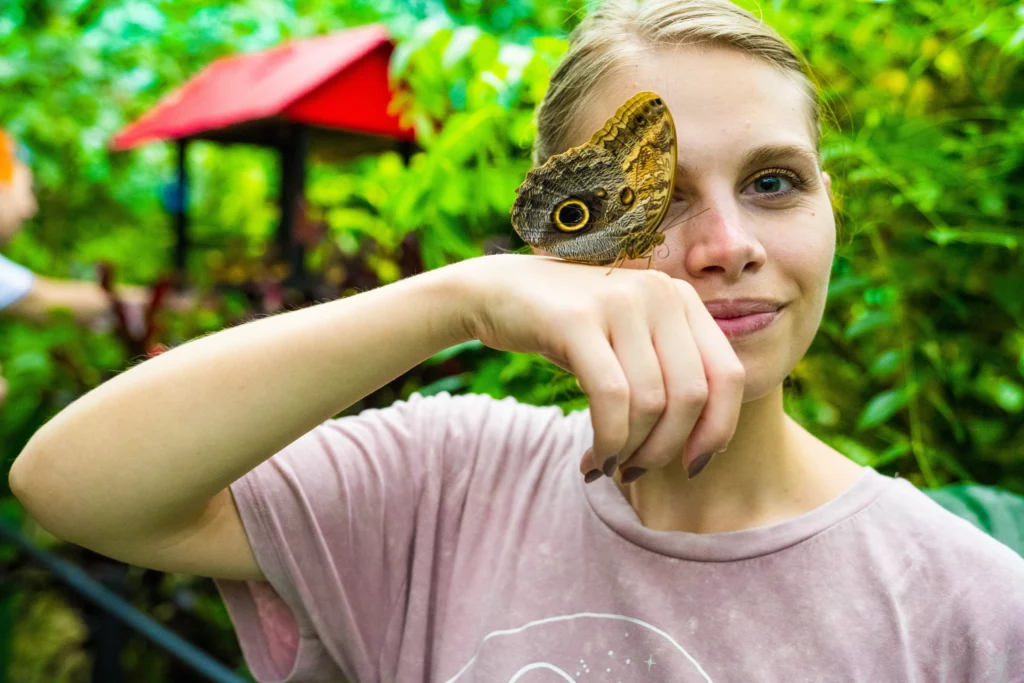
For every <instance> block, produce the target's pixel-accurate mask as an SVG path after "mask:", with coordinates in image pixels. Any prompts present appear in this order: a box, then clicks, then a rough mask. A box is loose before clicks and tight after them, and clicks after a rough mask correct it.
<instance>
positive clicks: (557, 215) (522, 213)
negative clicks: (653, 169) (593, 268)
mask: <svg viewBox="0 0 1024 683" xmlns="http://www.w3.org/2000/svg"><path fill="white" fill-rule="evenodd" d="M625 186H626V177H625V174H624V173H623V171H622V164H621V163H620V162H619V161H618V160H617V159H616V158H615V157H614V156H613V155H612V154H611V153H609V152H608V151H607V150H604V149H601V148H599V147H593V146H591V145H583V146H581V147H576V148H574V149H571V150H569V151H567V152H563V153H562V154H556V155H554V156H553V157H551V158H550V159H549V160H548V161H547V162H546V163H545V164H544V165H542V166H539V167H537V168H535V169H533V170H531V171H530V172H529V173H528V174H527V175H526V180H525V181H524V182H523V184H522V185H521V186H520V187H519V189H518V190H516V192H517V193H518V196H517V197H516V201H515V203H514V204H513V205H512V227H513V228H514V229H515V231H516V232H517V233H518V234H519V236H520V237H522V238H523V241H524V242H526V243H527V244H529V245H532V246H534V247H537V248H538V249H543V250H545V251H547V252H549V253H551V254H554V255H555V256H558V257H559V258H564V259H566V260H568V261H577V262H581V263H594V264H606V263H612V262H614V261H615V258H616V256H617V254H618V243H619V239H620V238H621V237H622V236H623V235H624V234H625V233H626V232H628V231H629V230H636V229H637V228H641V227H643V224H644V218H645V216H644V213H643V211H642V209H641V208H639V207H638V206H637V203H636V202H632V203H631V205H623V203H622V202H621V200H620V197H619V188H622V187H625Z"/></svg>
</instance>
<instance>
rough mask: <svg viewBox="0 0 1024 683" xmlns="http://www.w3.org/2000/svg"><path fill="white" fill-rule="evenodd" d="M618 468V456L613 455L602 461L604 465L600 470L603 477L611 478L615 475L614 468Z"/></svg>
mask: <svg viewBox="0 0 1024 683" xmlns="http://www.w3.org/2000/svg"><path fill="white" fill-rule="evenodd" d="M618 466H619V456H617V455H613V456H611V457H610V458H608V459H607V460H605V461H604V465H603V466H602V467H601V470H602V471H604V476H606V477H611V476H613V475H614V474H615V468H616V467H618Z"/></svg>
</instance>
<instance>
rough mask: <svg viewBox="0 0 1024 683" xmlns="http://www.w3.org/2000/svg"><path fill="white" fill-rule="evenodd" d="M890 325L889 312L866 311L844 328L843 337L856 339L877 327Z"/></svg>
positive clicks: (890, 315)
mask: <svg viewBox="0 0 1024 683" xmlns="http://www.w3.org/2000/svg"><path fill="white" fill-rule="evenodd" d="M891 323H892V313H890V312H889V311H868V312H866V313H864V314H862V315H860V316H858V317H857V319H856V320H854V321H853V322H852V323H850V326H849V327H847V328H846V332H845V333H844V334H843V336H844V337H845V338H846V339H856V338H857V337H860V336H861V335H864V334H867V333H868V332H871V331H872V330H876V329H878V328H879V327H884V326H886V325H889V324H891Z"/></svg>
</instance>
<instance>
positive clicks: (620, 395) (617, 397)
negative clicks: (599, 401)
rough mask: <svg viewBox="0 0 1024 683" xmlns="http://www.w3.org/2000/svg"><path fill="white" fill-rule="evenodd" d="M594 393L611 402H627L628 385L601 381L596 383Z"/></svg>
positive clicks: (618, 381)
mask: <svg viewBox="0 0 1024 683" xmlns="http://www.w3.org/2000/svg"><path fill="white" fill-rule="evenodd" d="M595 391H596V392H597V393H598V394H600V395H601V396H604V397H606V398H609V399H611V400H613V401H621V402H625V401H628V400H629V385H628V384H626V382H625V381H620V380H614V379H602V380H599V381H598V382H597V386H596V387H595Z"/></svg>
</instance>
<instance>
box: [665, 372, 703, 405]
mask: <svg viewBox="0 0 1024 683" xmlns="http://www.w3.org/2000/svg"><path fill="white" fill-rule="evenodd" d="M673 398H675V399H676V400H678V401H679V402H681V403H686V404H692V403H699V404H703V403H705V402H706V401H707V400H708V383H707V380H705V379H703V378H701V379H691V380H689V381H687V382H685V383H683V384H682V385H681V386H680V387H679V388H678V389H676V391H675V395H674V397H673Z"/></svg>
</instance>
